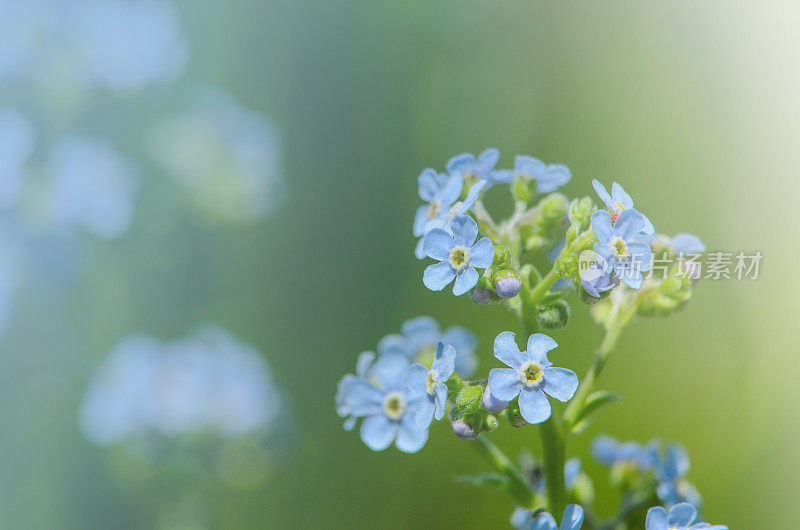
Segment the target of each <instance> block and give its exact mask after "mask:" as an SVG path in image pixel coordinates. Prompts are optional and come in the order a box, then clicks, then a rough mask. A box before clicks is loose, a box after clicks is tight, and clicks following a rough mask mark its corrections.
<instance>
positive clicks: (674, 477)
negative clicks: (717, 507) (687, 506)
mask: <svg viewBox="0 0 800 530" xmlns="http://www.w3.org/2000/svg"><path fill="white" fill-rule="evenodd" d="M688 472H689V455H688V453H687V452H686V449H685V448H684V447H683V446H682V445H680V444H677V443H671V444H669V445H668V446H667V448H666V451H665V456H664V457H663V458H659V460H658V464H657V465H656V476H657V477H658V481H659V482H658V487H657V489H656V491H657V492H658V498H659V499H661V502H663V503H664V504H665V505H667V506H672V505H674V504H678V503H681V502H689V503H691V504H692V505H694V506H700V505H701V504H702V502H703V499H702V497H701V496H700V493H698V492H697V489H695V487H694V486H693V485H692V484H691V483H690V482H689V481H688V480H687V479H686V474H687V473H688Z"/></svg>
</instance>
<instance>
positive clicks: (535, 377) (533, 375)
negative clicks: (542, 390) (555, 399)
mask: <svg viewBox="0 0 800 530" xmlns="http://www.w3.org/2000/svg"><path fill="white" fill-rule="evenodd" d="M519 380H520V381H522V384H523V385H525V386H527V387H535V386H539V385H540V384H541V383H542V381H543V380H544V367H542V365H541V364H539V363H537V362H536V361H528V362H527V363H525V364H523V365H522V366H520V367H519Z"/></svg>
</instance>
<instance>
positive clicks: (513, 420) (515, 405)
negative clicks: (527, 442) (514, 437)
mask: <svg viewBox="0 0 800 530" xmlns="http://www.w3.org/2000/svg"><path fill="white" fill-rule="evenodd" d="M505 414H506V419H507V420H508V423H510V424H511V425H512V426H514V427H522V426H523V425H527V424H528V422H527V421H525V418H523V417H522V413H521V412H520V411H519V401H517V400H516V399H515V400H514V401H512V402H511V403H509V405H508V408H507V409H506V413H505Z"/></svg>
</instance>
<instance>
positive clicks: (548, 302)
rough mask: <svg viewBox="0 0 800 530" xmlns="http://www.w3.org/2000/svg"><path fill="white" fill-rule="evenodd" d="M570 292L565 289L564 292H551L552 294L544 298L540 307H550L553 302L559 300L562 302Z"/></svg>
mask: <svg viewBox="0 0 800 530" xmlns="http://www.w3.org/2000/svg"><path fill="white" fill-rule="evenodd" d="M568 292H569V290H567V289H564V290H561V291H551V292H549V293H547V294H546V295H545V296H544V298H542V301H541V302H539V305H540V306H542V307H545V306H549V305H551V304H552V303H553V302H555V301H557V300H560V299H561V298H564V297H565V296H566V295H567V293H568Z"/></svg>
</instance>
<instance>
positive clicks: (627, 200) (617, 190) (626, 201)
mask: <svg viewBox="0 0 800 530" xmlns="http://www.w3.org/2000/svg"><path fill="white" fill-rule="evenodd" d="M611 196H612V197H613V198H614V202H621V203H622V205H623V206H624V207H625V208H633V199H631V196H630V195H628V194H627V192H626V191H625V190H624V189H623V188H622V186H620V185H619V184H617V183H616V182H615V183H614V184H612V185H611Z"/></svg>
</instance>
